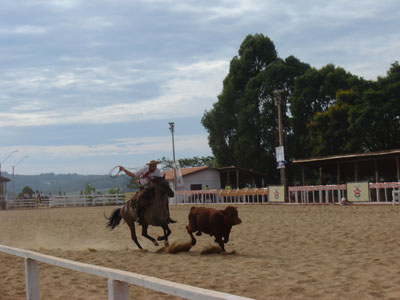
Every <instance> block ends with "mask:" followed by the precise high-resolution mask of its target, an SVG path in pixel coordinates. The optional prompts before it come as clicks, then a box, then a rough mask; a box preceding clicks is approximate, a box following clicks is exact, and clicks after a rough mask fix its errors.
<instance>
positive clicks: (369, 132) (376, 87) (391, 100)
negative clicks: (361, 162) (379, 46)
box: [349, 62, 400, 151]
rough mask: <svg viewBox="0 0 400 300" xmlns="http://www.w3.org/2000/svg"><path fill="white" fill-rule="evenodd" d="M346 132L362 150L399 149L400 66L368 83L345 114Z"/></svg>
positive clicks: (395, 65) (397, 64)
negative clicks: (347, 119)
mask: <svg viewBox="0 0 400 300" xmlns="http://www.w3.org/2000/svg"><path fill="white" fill-rule="evenodd" d="M349 115H350V116H349V118H350V123H351V125H350V130H351V133H352V135H353V137H355V138H354V143H357V145H359V147H360V148H361V149H362V150H363V151H378V150H389V149H395V148H399V147H400V65H399V63H398V62H395V63H393V64H392V66H391V68H390V69H389V71H388V72H387V75H386V76H385V77H379V78H378V80H377V82H376V83H374V84H371V85H370V86H369V88H368V89H366V90H365V91H364V92H363V93H362V95H361V97H360V98H358V99H356V101H355V105H354V106H353V107H352V109H351V110H350V112H349Z"/></svg>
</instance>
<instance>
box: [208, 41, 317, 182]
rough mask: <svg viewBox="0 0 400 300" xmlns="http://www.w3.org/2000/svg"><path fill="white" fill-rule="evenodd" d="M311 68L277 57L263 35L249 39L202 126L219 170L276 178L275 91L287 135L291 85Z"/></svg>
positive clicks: (244, 42)
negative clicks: (233, 167)
mask: <svg viewBox="0 0 400 300" xmlns="http://www.w3.org/2000/svg"><path fill="white" fill-rule="evenodd" d="M308 69H310V66H309V65H307V64H304V63H302V62H300V61H299V60H298V59H297V58H295V57H293V56H289V57H288V58H286V59H285V60H283V59H280V58H278V57H277V53H276V50H275V46H274V44H273V43H272V41H271V40H270V39H269V38H268V37H264V36H263V35H261V34H256V35H255V36H251V35H249V36H247V37H246V39H245V40H244V41H243V43H242V45H241V46H240V49H239V56H235V57H234V58H233V59H232V61H231V64H230V70H229V73H228V75H227V76H226V78H225V80H224V82H223V90H222V93H221V94H220V95H219V96H218V101H217V102H216V103H215V104H214V106H213V108H212V109H211V110H210V111H207V112H205V114H204V115H203V118H202V124H203V126H204V127H205V128H206V129H207V131H208V133H209V145H210V147H211V149H212V151H213V154H214V155H215V157H216V161H217V164H218V165H220V166H228V165H236V166H239V167H244V168H248V169H253V170H256V171H260V172H264V173H268V175H269V177H270V179H271V180H274V181H276V180H277V179H278V178H279V172H277V171H276V168H275V147H276V146H278V145H279V133H278V117H277V107H276V104H275V96H274V91H275V90H277V89H280V90H282V100H283V101H282V107H283V116H284V117H283V122H284V128H285V132H290V128H289V122H288V117H287V115H286V111H287V107H288V106H287V99H288V98H289V97H290V95H291V93H292V91H293V89H294V83H295V80H296V78H297V77H298V76H301V75H302V74H304V72H306V71H307V70H308Z"/></svg>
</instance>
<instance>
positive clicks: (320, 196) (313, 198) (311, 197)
mask: <svg viewBox="0 0 400 300" xmlns="http://www.w3.org/2000/svg"><path fill="white" fill-rule="evenodd" d="M399 191H400V182H380V183H370V184H369V196H370V197H369V198H370V199H369V202H370V203H377V204H379V203H381V204H383V203H393V204H394V203H395V199H396V198H395V197H396V196H397V199H398V197H399ZM346 193H347V185H346V184H340V185H315V186H312V185H311V186H291V187H289V202H291V203H306V204H310V203H311V204H313V203H320V204H322V203H339V199H342V197H346ZM398 201H399V202H400V200H399V199H398Z"/></svg>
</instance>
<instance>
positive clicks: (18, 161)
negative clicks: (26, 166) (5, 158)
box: [12, 156, 29, 196]
mask: <svg viewBox="0 0 400 300" xmlns="http://www.w3.org/2000/svg"><path fill="white" fill-rule="evenodd" d="M28 157H29V156H24V157H23V158H21V159H20V160H19V161H18V162H17V163H16V164H15V165H13V167H12V176H13V179H12V181H13V196H14V195H15V194H14V182H15V179H14V169H15V167H16V166H18V165H19V164H20V163H21V162H22V161H23V160H24V159H25V158H28Z"/></svg>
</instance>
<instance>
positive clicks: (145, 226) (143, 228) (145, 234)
mask: <svg viewBox="0 0 400 300" xmlns="http://www.w3.org/2000/svg"><path fill="white" fill-rule="evenodd" d="M147 227H149V225H147V224H146V223H144V224H143V225H142V236H144V237H145V238H147V239H149V240H150V241H152V242H153V244H154V246H159V244H158V243H157V241H156V240H155V239H154V238H152V237H151V236H149V234H148V233H147Z"/></svg>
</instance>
